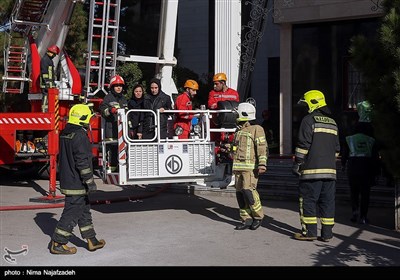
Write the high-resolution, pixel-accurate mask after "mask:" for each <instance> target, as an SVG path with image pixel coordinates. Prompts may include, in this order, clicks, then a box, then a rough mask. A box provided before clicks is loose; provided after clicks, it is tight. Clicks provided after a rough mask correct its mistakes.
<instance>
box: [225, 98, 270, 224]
mask: <svg viewBox="0 0 400 280" xmlns="http://www.w3.org/2000/svg"><path fill="white" fill-rule="evenodd" d="M237 112H238V115H239V116H238V118H237V125H238V129H237V131H236V132H235V138H234V142H233V146H232V152H233V168H232V170H233V173H234V174H235V188H236V199H237V201H238V204H239V210H240V220H241V224H239V225H237V226H236V228H235V229H236V230H244V229H251V230H256V229H257V228H258V227H259V226H260V225H261V224H262V219H263V218H264V212H263V208H262V205H261V201H260V195H259V194H258V192H257V182H258V178H259V175H260V174H263V173H265V171H266V170H267V157H268V144H267V141H266V139H265V133H264V129H263V128H262V127H261V126H260V125H257V124H253V123H252V121H254V120H255V119H256V108H255V107H254V106H253V105H252V104H250V103H247V102H244V103H240V104H239V106H238V109H237Z"/></svg>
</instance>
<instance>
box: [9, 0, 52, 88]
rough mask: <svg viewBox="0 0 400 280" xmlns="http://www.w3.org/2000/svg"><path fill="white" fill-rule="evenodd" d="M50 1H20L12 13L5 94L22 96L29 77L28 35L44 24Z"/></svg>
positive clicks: (16, 3)
mask: <svg viewBox="0 0 400 280" xmlns="http://www.w3.org/2000/svg"><path fill="white" fill-rule="evenodd" d="M49 2H50V0H18V1H16V2H15V4H14V8H13V11H12V13H11V32H10V33H6V34H7V39H6V41H5V44H6V45H5V46H4V76H3V77H2V79H3V92H5V93H12V94H21V93H23V91H24V85H25V82H27V81H29V78H28V77H27V71H26V68H27V57H28V41H27V37H28V35H31V34H30V33H31V32H32V33H33V32H34V31H35V29H37V28H38V26H41V25H46V24H45V23H43V22H42V21H43V18H44V14H45V13H46V11H47V7H48V5H49Z"/></svg>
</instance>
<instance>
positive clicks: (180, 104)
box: [174, 92, 193, 139]
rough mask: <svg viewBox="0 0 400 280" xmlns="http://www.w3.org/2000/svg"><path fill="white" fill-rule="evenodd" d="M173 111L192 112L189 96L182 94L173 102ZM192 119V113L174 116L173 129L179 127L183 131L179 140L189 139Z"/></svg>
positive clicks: (181, 113) (185, 93)
mask: <svg viewBox="0 0 400 280" xmlns="http://www.w3.org/2000/svg"><path fill="white" fill-rule="evenodd" d="M175 109H176V110H192V109H193V105H192V99H191V98H190V94H189V93H187V92H183V93H181V94H180V95H178V97H177V98H176V100H175ZM192 119H193V113H189V112H179V113H176V115H175V121H174V129H175V128H177V127H178V126H180V127H181V128H182V129H183V133H182V135H179V138H180V139H187V138H189V134H190V126H191V120H192Z"/></svg>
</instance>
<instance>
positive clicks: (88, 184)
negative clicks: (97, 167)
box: [50, 104, 106, 255]
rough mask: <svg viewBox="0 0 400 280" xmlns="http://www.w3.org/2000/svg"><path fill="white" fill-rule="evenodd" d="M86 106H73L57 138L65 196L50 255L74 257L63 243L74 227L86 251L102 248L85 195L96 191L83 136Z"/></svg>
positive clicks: (87, 114)
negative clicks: (69, 255)
mask: <svg viewBox="0 0 400 280" xmlns="http://www.w3.org/2000/svg"><path fill="white" fill-rule="evenodd" d="M92 116H93V112H92V110H91V109H90V108H89V106H88V105H85V104H77V105H74V106H73V107H72V108H71V109H70V111H69V119H68V123H67V125H66V126H65V129H64V130H63V131H62V133H61V135H60V149H59V151H60V152H59V170H60V171H59V172H60V191H61V193H63V194H64V195H65V205H64V211H63V213H62V214H61V218H60V220H59V221H58V223H57V226H56V229H55V231H54V234H53V236H52V241H51V245H50V252H51V253H52V254H62V255H66V254H75V253H76V248H75V247H68V246H67V243H68V241H69V239H70V238H71V237H72V236H73V233H72V231H73V229H74V227H75V226H76V224H78V226H79V230H80V232H81V235H82V238H83V239H87V242H88V249H89V251H95V250H97V249H101V248H103V247H104V245H105V244H106V242H105V241H104V240H103V239H101V240H97V238H96V232H95V231H94V227H93V222H92V214H91V212H90V203H89V197H88V194H89V193H91V192H94V191H96V190H97V186H96V183H95V182H94V178H93V163H92V147H91V144H90V141H89V138H88V135H87V129H88V128H89V121H90V118H91V117H92Z"/></svg>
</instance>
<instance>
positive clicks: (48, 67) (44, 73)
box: [40, 54, 56, 89]
mask: <svg viewBox="0 0 400 280" xmlns="http://www.w3.org/2000/svg"><path fill="white" fill-rule="evenodd" d="M55 79H56V74H55V70H54V63H53V59H52V58H51V57H50V56H49V55H48V54H46V55H45V56H43V58H42V59H41V60H40V88H42V89H45V88H54V87H55V86H56V85H55V83H54V81H55Z"/></svg>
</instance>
